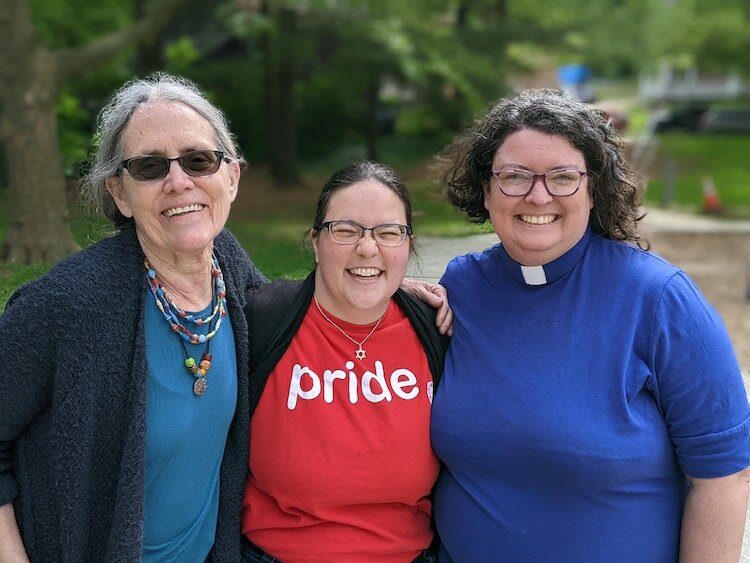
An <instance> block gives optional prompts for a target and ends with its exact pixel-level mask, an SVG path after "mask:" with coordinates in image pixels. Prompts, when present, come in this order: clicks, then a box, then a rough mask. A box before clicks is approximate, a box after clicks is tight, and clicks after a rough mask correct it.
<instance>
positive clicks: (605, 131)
mask: <svg viewBox="0 0 750 563" xmlns="http://www.w3.org/2000/svg"><path fill="white" fill-rule="evenodd" d="M521 129H534V130H536V131H541V132H543V133H549V134H551V135H560V136H562V137H564V138H566V139H567V140H568V141H569V142H570V143H571V144H572V145H573V146H574V147H575V148H577V149H578V150H579V151H581V153H582V154H583V157H584V159H585V161H586V169H587V171H588V178H589V182H590V184H589V186H590V189H591V193H592V197H593V202H594V207H593V209H592V212H591V216H590V218H589V224H590V225H591V227H592V229H593V231H594V232H595V233H598V234H600V235H602V236H604V237H607V238H610V239H613V240H625V241H630V242H633V243H635V244H638V245H639V246H642V247H647V246H648V244H647V242H646V241H645V239H644V238H643V236H642V235H641V233H640V232H639V228H638V221H640V220H641V219H642V218H643V214H642V213H641V212H640V203H641V194H640V191H639V189H638V186H637V182H636V177H635V173H634V172H633V170H632V168H631V167H630V165H629V164H628V162H627V161H626V160H625V156H624V144H623V141H622V138H621V136H620V134H619V133H618V131H617V130H616V129H615V128H614V127H613V126H612V125H611V124H610V123H609V119H608V118H607V117H606V115H605V114H604V112H603V111H601V110H598V109H596V108H594V107H592V106H589V105H587V104H583V103H581V102H578V101H576V100H573V99H571V98H568V97H566V96H565V95H563V94H562V93H560V92H558V91H556V90H546V89H542V90H526V91H524V92H521V93H520V94H518V95H517V96H516V97H514V98H508V99H502V100H500V101H499V102H497V103H495V104H494V105H493V106H492V108H491V109H490V110H489V112H488V113H487V115H485V116H484V118H483V119H481V120H480V121H479V122H477V123H476V124H475V125H474V127H472V128H471V129H469V130H468V131H467V132H466V133H464V134H463V135H461V136H459V137H458V138H457V139H456V140H455V141H454V142H453V143H452V144H451V145H450V146H449V147H448V148H447V149H446V150H445V151H444V152H443V153H442V154H441V156H440V160H441V161H442V162H443V163H447V165H444V172H443V177H442V180H443V183H444V184H445V185H446V186H447V193H448V199H449V200H450V202H451V203H452V204H453V205H454V206H456V207H457V208H459V209H460V210H461V211H463V212H464V213H466V215H467V216H468V217H469V219H471V220H472V221H474V222H475V223H484V222H485V221H487V220H488V219H489V213H488V211H487V209H485V207H484V192H485V189H487V187H488V186H489V181H490V178H491V176H492V162H493V159H494V157H495V153H496V152H497V150H498V149H499V148H500V145H502V144H503V142H505V139H507V137H508V136H509V135H510V134H511V133H514V132H516V131H520V130H521Z"/></svg>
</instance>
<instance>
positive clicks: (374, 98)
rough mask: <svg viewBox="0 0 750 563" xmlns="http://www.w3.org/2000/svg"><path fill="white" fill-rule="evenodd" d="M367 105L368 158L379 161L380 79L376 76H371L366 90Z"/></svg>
mask: <svg viewBox="0 0 750 563" xmlns="http://www.w3.org/2000/svg"><path fill="white" fill-rule="evenodd" d="M365 96H366V97H367V99H366V105H367V118H368V119H367V121H368V123H367V127H366V131H367V158H368V159H369V160H378V135H379V133H380V130H379V129H380V124H379V123H378V108H379V105H380V104H379V102H380V77H379V76H377V75H376V74H373V75H372V76H370V80H369V82H368V83H367V88H366V90H365Z"/></svg>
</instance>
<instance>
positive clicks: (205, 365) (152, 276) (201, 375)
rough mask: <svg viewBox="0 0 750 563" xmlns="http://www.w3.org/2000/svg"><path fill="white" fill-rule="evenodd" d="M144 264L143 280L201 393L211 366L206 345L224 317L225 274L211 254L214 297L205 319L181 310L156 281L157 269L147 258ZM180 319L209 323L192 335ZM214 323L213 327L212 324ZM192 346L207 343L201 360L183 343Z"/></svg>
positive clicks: (157, 278)
mask: <svg viewBox="0 0 750 563" xmlns="http://www.w3.org/2000/svg"><path fill="white" fill-rule="evenodd" d="M143 265H144V266H145V267H146V279H148V285H149V289H150V290H151V295H153V296H154V301H155V302H156V307H157V308H158V309H159V311H161V314H162V315H163V316H164V319H165V320H166V321H167V322H168V323H169V326H170V328H171V329H172V332H175V333H177V334H178V335H179V336H180V344H181V345H182V351H183V352H184V353H185V362H184V365H185V368H186V369H187V370H188V372H189V373H190V375H192V376H193V377H194V378H195V382H194V383H193V393H195V394H196V395H198V396H201V395H203V394H204V393H205V392H206V389H207V387H208V384H207V381H206V374H208V371H209V370H210V369H211V358H212V356H211V353H210V351H209V347H210V346H211V338H213V337H214V336H215V335H216V333H217V332H219V329H220V328H221V321H222V319H223V318H224V317H225V316H226V314H227V313H226V286H225V284H224V275H223V274H222V272H221V268H219V261H218V260H217V259H216V256H215V255H213V254H212V255H211V279H212V282H213V283H212V286H213V296H212V297H211V303H212V304H213V307H212V308H211V313H210V314H209V315H208V316H207V317H204V318H200V317H196V316H194V315H191V314H189V313H188V312H187V311H184V310H183V309H180V308H179V307H178V306H177V305H176V304H175V302H174V300H172V299H171V298H170V297H169V295H168V294H167V291H166V289H165V288H164V286H163V285H162V283H161V281H159V277H158V275H157V273H156V270H155V269H154V268H152V267H151V264H150V263H149V261H148V260H147V259H144V260H143ZM183 322H188V323H193V324H194V325H195V326H203V325H206V324H207V325H208V329H209V331H208V333H207V334H195V333H193V332H192V331H191V330H190V329H188V327H187V326H185V324H183ZM212 322H213V328H212V327H211V323H212ZM186 342H187V343H189V344H192V345H197V344H203V343H205V344H206V350H205V351H204V352H203V355H202V356H201V361H200V362H196V361H195V358H193V357H192V356H191V355H190V354H189V353H188V350H187V347H186V346H185V343H186Z"/></svg>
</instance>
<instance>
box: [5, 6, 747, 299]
mask: <svg viewBox="0 0 750 563" xmlns="http://www.w3.org/2000/svg"><path fill="white" fill-rule="evenodd" d="M748 24H750V3H748V2H747V0H599V1H597V2H590V1H584V0H409V1H408V2H406V1H401V0H224V1H222V0H217V1H214V2H206V1H205V0H200V1H198V0H97V1H96V2H94V1H93V0H3V3H2V6H0V34H1V36H2V38H3V39H2V42H0V49H2V52H0V55H1V56H0V78H1V79H2V80H0V93H1V94H2V97H1V98H0V111H1V112H2V127H1V128H0V131H1V132H2V133H1V135H0V155H2V158H0V209H1V210H0V243H2V246H1V247H0V303H4V301H5V299H7V295H8V293H9V292H10V291H12V289H13V288H14V287H16V286H17V285H18V284H20V283H22V282H24V281H26V280H28V279H30V278H32V277H35V276H37V275H39V274H40V273H41V272H43V271H44V270H45V269H46V268H48V267H49V265H50V264H52V263H54V262H56V261H57V260H59V259H60V258H62V257H63V256H65V255H67V254H69V253H71V252H73V251H75V250H76V249H77V248H79V247H81V246H86V245H87V244H90V243H91V242H92V241H93V240H96V239H98V238H99V237H101V236H102V234H103V230H102V224H101V222H98V221H97V220H95V219H92V218H89V217H84V216H82V214H81V212H80V211H79V209H78V207H77V205H76V197H77V187H78V183H77V182H78V179H79V177H80V174H81V171H82V170H85V166H86V159H87V155H88V154H89V152H90V150H91V147H92V145H93V143H94V142H95V139H93V138H92V132H93V131H94V128H95V122H94V121H95V116H96V114H97V112H98V111H99V110H100V108H101V107H102V105H103V104H104V103H105V102H106V100H107V99H108V97H109V96H110V95H111V93H112V92H113V90H114V89H116V88H117V87H119V86H120V85H121V84H122V83H124V82H125V81H127V80H128V79H130V78H132V77H134V76H140V77H143V76H146V75H147V74H149V73H150V72H153V71H157V70H166V71H168V72H171V73H176V74H181V75H184V76H186V77H188V78H190V79H192V80H194V81H195V82H197V83H198V84H199V85H200V87H201V88H203V89H204V90H205V91H206V92H208V94H209V95H210V97H211V99H212V100H213V101H214V102H215V103H216V104H217V105H218V106H219V107H221V108H222V109H223V110H224V111H225V112H226V114H227V116H228V117H229V120H230V122H231V128H232V130H233V131H234V133H235V134H236V136H237V138H238V140H239V144H240V146H241V148H242V151H243V153H244V155H245V157H246V159H247V161H248V163H249V167H248V169H247V170H246V171H245V173H244V175H243V182H242V186H241V190H240V197H239V198H238V201H237V203H236V205H235V207H234V208H233V212H232V218H231V222H230V227H231V228H232V230H233V231H234V232H235V234H237V235H238V236H239V237H240V239H241V240H242V242H243V244H244V245H245V246H246V248H247V249H248V251H249V252H250V253H251V255H252V257H253V259H254V260H255V261H256V262H257V263H258V265H259V266H260V267H261V268H262V269H263V271H264V272H266V273H267V274H268V275H269V276H270V277H278V276H299V275H302V273H304V272H305V271H306V270H307V268H308V266H309V263H310V262H309V258H308V257H305V256H304V255H303V254H302V253H300V252H299V241H300V239H301V238H302V236H303V234H304V232H305V230H306V228H307V227H308V226H309V222H310V220H311V216H312V211H313V206H314V201H315V197H316V196H317V193H318V191H319V189H320V186H321V185H322V183H323V181H324V180H325V178H326V177H327V176H328V175H329V174H330V173H331V172H332V171H333V170H334V169H336V168H338V167H339V166H342V165H344V164H347V163H349V162H351V161H353V160H356V159H361V158H374V159H379V160H382V161H383V162H385V163H387V164H389V165H391V166H394V167H395V168H396V169H397V171H399V172H400V173H401V174H402V175H403V176H404V177H405V179H406V180H407V183H408V185H409V187H410V189H411V191H412V192H413V194H414V198H415V208H416V211H417V214H416V220H415V223H416V224H415V227H416V231H417V232H418V233H420V234H422V235H424V234H431V235H442V236H445V235H463V234H470V233H476V232H478V229H479V227H477V226H473V225H470V224H468V222H466V221H465V220H464V219H463V218H462V217H460V216H459V215H458V214H457V213H456V212H455V211H453V210H452V209H451V208H450V207H449V206H448V205H447V204H446V203H445V202H444V201H442V199H441V198H440V195H439V193H438V190H437V187H436V185H435V184H434V183H433V182H432V176H433V173H432V172H431V168H430V163H431V161H432V159H433V157H434V155H435V154H436V153H437V152H438V151H439V150H440V149H441V148H442V147H444V146H445V145H446V144H447V143H448V142H449V141H450V140H451V139H452V138H453V136H454V135H455V134H456V133H457V132H459V131H461V130H462V129H463V128H464V127H466V126H467V125H470V124H471V123H472V121H473V120H474V119H475V118H476V117H478V116H480V115H482V114H483V113H484V111H485V109H486V107H487V105H488V104H489V103H490V102H491V101H493V100H496V99H497V98H499V97H502V96H504V95H507V94H512V93H513V92H515V91H518V90H520V89H523V88H528V87H552V88H560V89H563V90H565V91H566V92H568V93H569V94H570V95H572V96H575V97H578V98H580V99H582V100H584V101H587V102H591V103H594V104H597V105H599V106H600V107H602V108H603V109H605V110H606V111H607V112H608V113H609V114H610V116H611V117H612V119H613V121H614V123H615V124H616V125H617V126H618V127H620V128H621V129H622V130H623V132H624V133H625V135H626V136H627V138H628V140H629V144H630V151H631V158H632V160H633V162H634V163H635V164H636V166H637V167H638V168H639V170H640V171H641V174H642V178H643V180H644V189H645V190H646V191H645V195H646V198H647V201H648V202H649V204H650V205H654V206H659V207H664V208H670V209H679V210H686V211H689V212H707V213H711V214H713V215H716V216H721V217H726V218H728V219H730V220H731V219H732V218H743V217H744V218H748V217H750V196H749V195H748V177H750V174H749V172H750V159H748V158H747V155H748V154H750V104H749V103H748V100H749V99H750V57H748V56H747V53H748V52H750V25H748Z"/></svg>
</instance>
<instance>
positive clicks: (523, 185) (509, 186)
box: [492, 168, 588, 197]
mask: <svg viewBox="0 0 750 563" xmlns="http://www.w3.org/2000/svg"><path fill="white" fill-rule="evenodd" d="M586 174H588V172H587V171H586V170H581V169H580V168H565V169H562V170H550V171H549V172H545V173H544V174H534V173H533V172H529V171H528V170H518V169H516V168H504V169H502V170H493V171H492V175H493V176H494V177H495V180H496V181H497V187H498V188H500V191H501V192H503V193H504V194H505V195H507V196H510V197H524V196H526V195H528V194H529V193H530V192H531V190H532V189H534V184H535V183H536V181H537V179H538V178H539V179H541V180H542V185H543V186H544V188H545V189H546V190H547V193H549V195H551V196H555V197H568V196H571V195H573V194H574V193H576V192H577V191H578V188H580V187H581V180H582V179H583V177H584V176H585V175H586Z"/></svg>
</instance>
